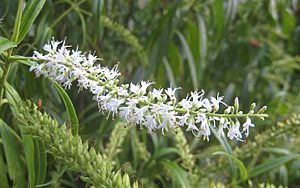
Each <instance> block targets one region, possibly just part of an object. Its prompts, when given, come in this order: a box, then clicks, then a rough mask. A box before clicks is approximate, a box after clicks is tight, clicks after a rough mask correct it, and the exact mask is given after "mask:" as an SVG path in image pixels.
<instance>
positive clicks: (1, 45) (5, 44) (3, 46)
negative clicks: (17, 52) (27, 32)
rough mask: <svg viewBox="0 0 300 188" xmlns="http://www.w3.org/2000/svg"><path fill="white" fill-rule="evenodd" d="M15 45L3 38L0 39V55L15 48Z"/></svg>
mask: <svg viewBox="0 0 300 188" xmlns="http://www.w3.org/2000/svg"><path fill="white" fill-rule="evenodd" d="M16 46H17V45H16V43H14V42H12V41H10V40H9V39H7V38H5V37H0V54H1V53H2V52H4V51H5V50H8V49H10V48H14V47H16Z"/></svg>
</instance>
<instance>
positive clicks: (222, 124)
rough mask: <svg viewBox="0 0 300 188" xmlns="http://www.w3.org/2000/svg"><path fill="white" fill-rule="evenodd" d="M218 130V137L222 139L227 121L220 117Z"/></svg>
mask: <svg viewBox="0 0 300 188" xmlns="http://www.w3.org/2000/svg"><path fill="white" fill-rule="evenodd" d="M219 121H220V122H219V130H218V135H219V136H220V137H224V136H225V133H224V129H225V128H227V121H226V119H225V118H223V117H221V118H220V120H219Z"/></svg>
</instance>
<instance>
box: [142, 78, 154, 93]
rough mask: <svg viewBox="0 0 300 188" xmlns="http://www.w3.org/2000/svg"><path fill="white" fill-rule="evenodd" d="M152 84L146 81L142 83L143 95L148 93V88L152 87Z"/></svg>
mask: <svg viewBox="0 0 300 188" xmlns="http://www.w3.org/2000/svg"><path fill="white" fill-rule="evenodd" d="M151 84H152V83H151V82H149V81H148V82H145V81H141V91H140V93H141V94H145V93H146V91H147V88H148V87H149V86H150V85H151Z"/></svg>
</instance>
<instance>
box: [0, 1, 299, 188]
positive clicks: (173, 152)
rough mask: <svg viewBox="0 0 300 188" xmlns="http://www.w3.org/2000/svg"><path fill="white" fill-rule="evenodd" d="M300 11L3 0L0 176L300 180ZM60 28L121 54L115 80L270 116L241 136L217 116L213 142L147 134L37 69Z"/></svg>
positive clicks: (14, 180)
mask: <svg viewBox="0 0 300 188" xmlns="http://www.w3.org/2000/svg"><path fill="white" fill-rule="evenodd" d="M299 12H300V2H299V1H298V0H293V1H287V0H270V1H261V0H253V1H242V0H241V1H238V0H220V1H219V0H208V1H203V0H199V1H196V0H191V1H187V0H175V1H158V0H153V1H147V0H138V1H120V0H113V1H101V0H93V1H87V0H75V1H71V0H65V1H56V0H47V1H46V0H42V1H38V0H27V1H24V0H0V107H1V108H0V179H1V181H0V187H46V186H51V187H84V186H89V185H92V184H94V186H95V187H101V186H103V187H105V186H106V187H116V186H120V187H125V186H127V187H129V186H132V187H137V186H139V187H297V185H299V182H300V179H299V177H300V168H299V154H300V153H299V152H300V151H299V148H298V144H299V143H300V139H299V136H298V135H299V124H300V123H299V119H300V118H299V113H300V96H299V88H300V77H299V68H300V66H299V61H300V58H299V53H300V51H299V42H300V29H299V23H300V20H299ZM52 37H55V38H56V39H57V40H60V41H63V40H66V43H69V44H72V47H70V48H71V49H76V48H78V50H80V51H82V52H85V51H88V53H90V54H92V55H95V56H98V57H101V58H102V59H103V61H102V60H101V62H100V64H101V66H102V67H109V69H110V70H111V69H113V66H114V65H115V64H116V62H119V64H118V69H119V71H120V74H121V75H120V76H119V77H118V81H119V85H126V83H133V84H135V85H139V84H138V83H140V81H141V80H152V81H154V82H155V83H153V84H152V85H151V86H150V87H153V88H167V87H171V88H175V87H181V89H180V90H178V91H177V93H176V100H178V101H180V100H181V99H184V98H185V97H186V96H187V95H188V93H190V91H195V90H198V91H201V89H204V90H205V91H208V92H207V96H217V93H220V94H222V95H224V102H225V103H229V104H232V103H235V104H234V105H232V106H233V107H234V109H235V111H234V113H239V111H240V110H238V109H251V110H253V112H254V111H255V112H257V111H258V110H259V109H261V108H262V107H263V105H267V106H268V111H267V112H266V113H267V114H268V115H269V117H268V118H267V119H266V120H265V121H260V120H259V119H253V122H254V123H255V125H256V126H255V128H253V129H251V132H250V134H249V137H248V138H247V140H246V141H244V142H237V141H235V140H233V141H232V140H230V139H228V140H227V138H226V137H220V136H219V134H218V129H215V128H213V125H212V126H211V134H213V135H214V136H212V137H211V138H210V142H203V140H202V139H200V138H198V137H195V136H194V135H193V134H191V133H190V132H185V131H184V130H185V129H180V127H176V128H174V130H172V131H169V132H167V133H166V134H165V135H162V134H161V131H154V132H153V133H151V134H149V133H148V132H147V129H145V128H144V129H140V128H142V126H141V127H136V126H131V125H127V124H125V123H124V121H122V120H121V119H119V118H118V116H115V117H113V118H112V117H109V118H107V117H106V116H103V115H102V114H101V113H99V112H98V110H97V103H95V102H94V101H92V100H91V99H92V97H93V96H94V95H93V94H91V93H89V92H87V91H82V92H78V88H77V87H74V86H71V87H70V89H69V90H64V89H65V88H63V87H61V86H60V85H59V83H56V82H55V81H53V80H50V79H44V78H38V79H37V78H35V75H34V74H33V73H32V72H30V71H29V68H28V66H32V65H33V64H34V63H35V61H36V60H34V59H33V58H31V57H32V55H33V51H35V50H36V51H38V52H42V48H43V46H44V44H46V43H47V42H49V41H50V40H51V39H52ZM88 53H86V54H85V55H88ZM114 70H115V69H114ZM56 81H57V80H56ZM75 83H76V84H77V83H78V82H77V81H75ZM76 84H74V85H76ZM146 91H147V92H146V93H145V95H146V94H147V95H148V94H149V93H151V92H150V90H146ZM151 91H152V90H151ZM234 96H239V101H236V102H235V101H234ZM26 99H30V101H26V102H23V101H25V100H26ZM179 99H180V100H179ZM185 99H187V100H188V98H185ZM253 101H255V102H256V105H255V106H254V105H252V104H253ZM239 103H240V105H239V106H238V105H237V104H239ZM34 104H37V106H35V105H34ZM237 107H238V109H237ZM100 108H101V106H100ZM225 110H226V106H220V111H222V112H223V111H225ZM245 112H246V111H245ZM247 113H248V111H247V112H246V114H247ZM244 114H245V113H244ZM244 120H245V119H244ZM233 122H235V119H234V118H233ZM243 123H244V121H243ZM251 125H252V124H251ZM216 127H218V124H217V125H216ZM99 170H100V171H99Z"/></svg>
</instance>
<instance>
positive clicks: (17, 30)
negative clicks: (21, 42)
mask: <svg viewBox="0 0 300 188" xmlns="http://www.w3.org/2000/svg"><path fill="white" fill-rule="evenodd" d="M23 5H24V1H23V0H19V3H18V10H17V15H16V21H15V25H14V31H13V34H12V36H11V40H12V41H14V42H17V39H18V37H19V33H20V27H21V20H22V12H23ZM17 44H18V42H17Z"/></svg>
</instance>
